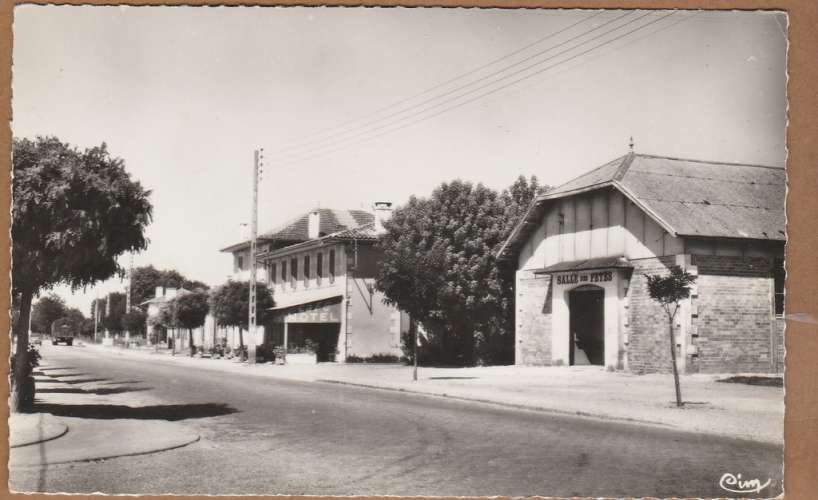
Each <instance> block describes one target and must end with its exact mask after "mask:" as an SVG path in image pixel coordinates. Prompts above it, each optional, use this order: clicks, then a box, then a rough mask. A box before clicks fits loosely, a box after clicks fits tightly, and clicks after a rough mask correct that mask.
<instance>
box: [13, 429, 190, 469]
mask: <svg viewBox="0 0 818 500" xmlns="http://www.w3.org/2000/svg"><path fill="white" fill-rule="evenodd" d="M65 420H66V421H67V422H68V425H69V426H70V428H71V432H69V433H67V434H65V435H64V436H63V437H61V438H60V439H57V440H52V441H45V442H41V443H38V444H37V445H33V446H24V447H18V448H12V449H11V450H10V453H9V467H35V466H43V465H53V464H62V463H68V462H88V461H92V460H104V459H110V458H118V457H127V456H133V455H144V454H148V453H156V452H160V451H167V450H172V449H176V448H181V447H183V446H187V445H189V444H191V443H195V442H196V441H198V440H199V435H198V434H196V433H193V432H191V431H190V429H188V428H187V427H185V426H184V425H182V424H178V423H173V422H166V421H153V420H131V419H122V420H105V421H104V422H100V421H98V420H93V419H79V418H66V419H65Z"/></svg>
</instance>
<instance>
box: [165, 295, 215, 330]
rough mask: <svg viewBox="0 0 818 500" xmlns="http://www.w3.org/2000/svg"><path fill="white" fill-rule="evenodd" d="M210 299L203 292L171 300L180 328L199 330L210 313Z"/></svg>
mask: <svg viewBox="0 0 818 500" xmlns="http://www.w3.org/2000/svg"><path fill="white" fill-rule="evenodd" d="M209 300H210V298H209V297H208V295H207V293H205V292H191V293H186V294H184V295H179V296H177V297H175V298H174V299H173V302H174V303H175V307H176V316H177V318H178V320H179V326H180V327H181V328H187V329H192V328H199V327H200V326H202V325H204V322H205V317H206V316H207V313H208V312H209V311H210V304H209Z"/></svg>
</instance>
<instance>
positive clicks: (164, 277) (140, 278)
mask: <svg viewBox="0 0 818 500" xmlns="http://www.w3.org/2000/svg"><path fill="white" fill-rule="evenodd" d="M156 287H163V288H184V289H186V290H191V291H194V290H207V289H208V286H207V285H206V284H204V283H202V282H201V281H195V280H189V279H187V278H186V277H185V276H183V275H182V274H181V273H180V272H179V271H176V270H175V269H156V268H155V267H153V266H152V265H148V266H142V267H137V268H135V269H134V270H133V272H132V273H131V304H133V305H135V306H138V305H140V304H142V303H143V302H145V301H146V300H150V299H152V298H153V297H154V295H155V293H156Z"/></svg>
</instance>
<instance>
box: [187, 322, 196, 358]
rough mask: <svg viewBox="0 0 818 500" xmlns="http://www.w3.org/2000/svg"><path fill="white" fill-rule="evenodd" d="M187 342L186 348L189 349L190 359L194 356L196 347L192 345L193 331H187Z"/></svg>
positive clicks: (190, 329) (189, 329)
mask: <svg viewBox="0 0 818 500" xmlns="http://www.w3.org/2000/svg"><path fill="white" fill-rule="evenodd" d="M187 342H188V347H189V348H190V357H191V358H192V357H193V355H194V354H196V346H194V345H193V329H192V328H188V329H187Z"/></svg>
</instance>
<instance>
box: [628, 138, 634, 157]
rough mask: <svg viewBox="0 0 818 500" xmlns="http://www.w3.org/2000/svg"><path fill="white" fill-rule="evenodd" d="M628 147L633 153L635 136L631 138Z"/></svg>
mask: <svg viewBox="0 0 818 500" xmlns="http://www.w3.org/2000/svg"><path fill="white" fill-rule="evenodd" d="M628 148H630V150H631V153H633V136H631V140H630V142H629V143H628Z"/></svg>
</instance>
